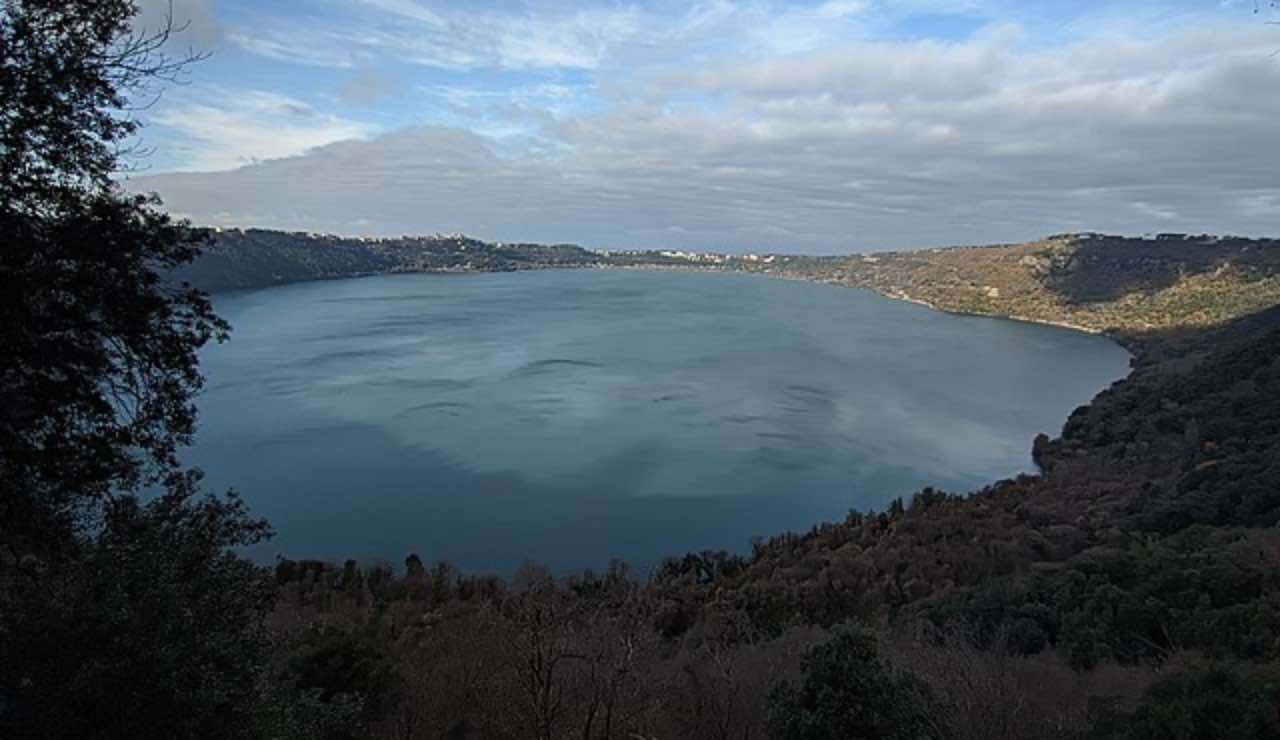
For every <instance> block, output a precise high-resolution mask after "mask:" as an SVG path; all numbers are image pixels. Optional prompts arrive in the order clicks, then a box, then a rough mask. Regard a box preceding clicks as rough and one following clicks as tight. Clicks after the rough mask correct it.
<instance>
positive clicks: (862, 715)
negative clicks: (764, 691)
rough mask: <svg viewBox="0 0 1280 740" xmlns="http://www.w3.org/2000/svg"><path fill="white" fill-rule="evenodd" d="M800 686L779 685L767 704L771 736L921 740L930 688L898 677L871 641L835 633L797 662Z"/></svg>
mask: <svg viewBox="0 0 1280 740" xmlns="http://www.w3.org/2000/svg"><path fill="white" fill-rule="evenodd" d="M801 672H802V675H803V678H802V679H801V681H800V683H799V685H797V686H793V685H791V684H790V683H788V682H783V683H781V684H779V685H778V687H777V688H775V689H774V691H773V695H772V696H771V697H770V700H769V706H770V708H769V736H770V737H774V738H781V739H782V740H925V739H926V738H933V737H937V733H936V732H935V731H934V729H933V728H932V727H931V722H930V711H929V705H930V704H931V703H932V702H933V697H932V696H931V695H930V691H929V687H928V685H927V684H925V683H924V682H923V681H921V680H920V679H918V678H916V677H915V676H913V675H911V674H901V673H896V672H895V671H894V669H893V667H892V666H891V665H889V664H888V663H887V662H886V661H885V660H884V659H883V658H881V657H880V655H879V650H878V648H877V646H876V640H875V637H873V636H872V635H869V634H867V633H864V632H860V631H858V630H854V629H848V628H842V629H837V630H836V631H835V632H834V633H833V634H832V636H831V639H830V640H828V641H827V642H825V643H823V644H821V645H819V646H817V647H815V648H814V649H813V650H812V651H810V652H809V654H808V655H806V656H805V657H804V660H803V661H802V662H801Z"/></svg>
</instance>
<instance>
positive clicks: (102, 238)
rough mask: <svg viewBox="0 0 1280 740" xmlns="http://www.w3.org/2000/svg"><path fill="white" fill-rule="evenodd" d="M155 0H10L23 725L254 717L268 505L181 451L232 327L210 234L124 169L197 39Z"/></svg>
mask: <svg viewBox="0 0 1280 740" xmlns="http://www.w3.org/2000/svg"><path fill="white" fill-rule="evenodd" d="M136 12H137V8H136V7H135V5H134V3H133V2H132V0H0V99H2V100H3V101H4V105H3V106H0V347H3V350H2V351H0V736H4V737H124V736H128V737H147V736H152V735H160V736H164V737H197V736H198V737H237V736H243V735H246V734H248V733H249V732H250V731H251V729H250V728H251V724H252V716H253V714H254V710H253V708H252V706H251V704H252V699H253V697H252V696H251V694H252V690H253V688H254V686H255V681H256V675H257V674H256V671H257V670H258V669H257V666H258V665H259V664H260V663H261V661H262V655H263V650H264V649H265V643H264V640H263V632H262V620H263V618H264V616H265V614H266V612H267V610H268V609H269V608H270V605H271V592H270V587H269V580H268V579H267V578H266V574H265V572H264V571H262V569H259V568H257V567H255V566H253V565H251V564H250V563H248V562H246V561H244V560H242V559H241V558H239V557H237V556H235V555H234V554H232V552H231V550H230V548H232V547H234V546H238V545H242V544H247V543H252V542H255V541H258V540H259V539H261V538H262V537H264V536H266V535H267V533H268V532H267V528H266V525H265V524H264V523H262V522H257V521H254V520H252V519H251V518H249V517H248V515H247V512H246V510H245V507H244V505H243V504H242V503H241V502H240V501H239V500H238V499H237V498H235V497H234V496H230V495H229V496H225V497H216V496H209V495H206V494H204V493H202V491H201V489H200V486H199V482H200V474H199V472H198V471H190V470H186V469H184V468H183V466H182V465H181V464H180V463H179V461H178V458H177V452H178V450H179V449H180V448H181V447H182V446H183V445H184V444H187V443H189V441H190V439H191V435H192V433H193V431H194V425H195V418H196V413H195V406H194V403H193V401H194V398H195V395H196V393H197V392H198V391H199V389H200V386H201V376H200V373H199V368H198V364H197V354H196V353H197V351H198V350H199V349H200V348H201V347H202V346H203V345H205V344H206V343H207V342H209V341H211V340H213V339H221V338H223V337H225V336H226V333H227V326H226V324H225V323H223V322H222V321H221V320H219V319H218V318H217V317H216V316H215V315H214V313H213V310H212V308H211V306H210V304H209V302H208V300H207V298H206V297H205V296H203V295H202V294H200V293H199V292H197V291H195V290H193V289H191V288H190V287H188V286H185V285H173V284H171V283H170V282H168V281H167V280H166V278H165V276H166V274H167V273H168V272H169V271H170V270H172V269H173V268H175V267H177V266H179V265H182V264H184V263H186V262H189V261H191V260H192V259H193V258H194V257H195V256H196V255H197V254H198V250H199V247H200V244H201V235H200V234H199V233H198V232H196V231H194V230H192V229H191V228H189V227H188V226H187V225H186V224H184V223H175V222H173V221H172V220H170V218H169V217H168V216H167V215H165V214H164V213H163V212H161V211H160V210H159V202H158V200H157V199H155V198H154V197H144V196H132V195H127V194H125V193H124V192H123V191H121V189H120V188H119V187H118V186H117V184H116V183H115V182H114V180H113V176H114V175H115V174H116V173H117V172H119V171H120V170H121V169H122V168H123V167H124V166H125V155H126V154H127V152H128V151H129V148H130V142H131V141H133V137H134V136H135V134H136V132H137V130H138V123H137V121H136V120H135V119H134V118H133V117H132V113H131V111H133V110H134V106H136V105H139V104H143V105H145V104H146V102H147V101H148V100H149V99H151V98H150V96H152V95H154V94H155V92H156V90H157V89H158V86H159V85H161V84H163V83H164V82H165V81H167V80H171V79H173V78H174V77H175V76H176V75H178V74H179V73H180V72H181V70H182V69H183V66H184V65H185V64H186V63H187V62H188V61H191V58H190V57H183V58H178V59H174V58H171V57H169V56H168V55H166V54H165V52H164V49H165V48H166V43H167V42H168V41H169V38H170V35H171V33H172V32H173V31H174V30H175V29H174V28H173V27H172V24H167V25H165V26H164V27H162V28H160V29H158V30H156V31H154V32H151V33H148V32H146V31H142V30H139V29H135V28H134V27H133V26H132V19H133V18H134V16H135V14H136Z"/></svg>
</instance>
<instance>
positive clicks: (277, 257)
mask: <svg viewBox="0 0 1280 740" xmlns="http://www.w3.org/2000/svg"><path fill="white" fill-rule="evenodd" d="M204 233H205V235H206V236H207V238H208V241H207V243H206V244H205V246H204V248H203V250H202V253H201V255H200V257H199V258H198V259H196V260H195V261H194V262H192V263H190V264H187V265H183V266H181V267H179V268H178V269H176V270H174V271H173V272H172V273H171V275H170V276H169V277H170V279H171V280H172V281H173V282H175V283H182V282H186V283H189V284H191V285H193V286H195V287H197V288H199V289H201V290H204V291H208V292H220V291H226V290H239V289H248V288H263V287H268V286H271V285H278V284H284V283H296V282H303V281H308V280H324V279H331V278H344V277H360V276H364V275H384V274H391V273H402V272H512V271H516V270H532V269H543V268H551V267H601V266H614V267H628V266H636V265H654V266H671V265H679V264H686V263H685V261H683V260H679V259H677V258H673V257H670V256H668V255H663V254H662V253H660V252H634V253H627V254H601V253H597V252H592V251H589V250H587V249H583V248H582V247H579V246H577V245H574V244H525V243H496V242H485V241H481V240H479V239H472V238H470V237H467V236H462V235H456V234H454V235H439V234H437V235H432V236H404V237H395V238H385V239H382V238H379V239H373V238H351V237H340V236H333V235H325V234H309V233H302V232H288V231H272V230H268V229H243V230H242V229H206V230H204Z"/></svg>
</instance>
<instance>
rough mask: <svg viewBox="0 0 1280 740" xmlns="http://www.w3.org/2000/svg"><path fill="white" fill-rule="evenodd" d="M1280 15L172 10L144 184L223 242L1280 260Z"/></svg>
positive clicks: (1073, 9)
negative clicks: (169, 76) (1169, 243)
mask: <svg viewBox="0 0 1280 740" xmlns="http://www.w3.org/2000/svg"><path fill="white" fill-rule="evenodd" d="M139 3H140V5H141V6H142V12H141V14H140V16H139V18H138V20H137V24H138V26H139V27H140V28H150V27H155V25H156V24H157V23H159V22H160V21H161V20H162V19H163V17H164V9H165V8H166V7H168V0H139ZM1258 5H1260V6H1262V7H1257V6H1258ZM1269 5H1270V3H1268V2H1266V1H1265V0H1262V1H1261V2H1259V3H1257V4H1255V3H1254V2H1253V0H1167V1H1165V2H1148V1H1147V0H1130V1H1128V2H1100V1H1099V0H1073V1H1071V2H1056V1H1055V2H1039V1H1037V0H950V1H949V2H948V1H944V0H898V1H895V2H890V1H889V0H810V1H808V2H770V1H767V0H741V1H737V0H703V1H700V2H666V1H665V0H663V1H658V2H625V1H623V0H597V1H596V2H583V3H566V2H559V1H558V0H538V1H537V2H515V1H509V0H468V1H462V2H452V1H449V2H434V1H431V0H273V1H272V2H269V3H268V2H261V1H260V0H174V6H173V7H174V14H175V17H176V19H177V20H178V21H179V22H181V23H182V24H183V25H184V27H185V29H184V31H183V32H182V33H181V34H179V35H178V36H177V37H176V38H175V40H174V41H173V42H172V44H171V47H172V49H173V50H174V51H182V50H187V49H190V50H194V51H197V52H200V53H202V54H206V55H207V58H205V59H203V60H202V61H200V62H198V63H195V64H193V65H191V66H190V67H188V69H187V70H186V73H185V75H184V78H183V80H182V81H181V84H178V85H174V86H171V87H169V88H168V89H166V90H165V91H164V92H163V93H162V94H161V96H160V97H159V99H157V100H155V101H154V102H153V103H152V104H150V105H147V106H145V107H144V108H143V109H142V110H141V111H140V112H139V114H138V115H139V117H140V118H141V120H142V122H143V123H144V125H145V128H144V130H143V133H142V144H143V145H144V146H145V148H146V150H147V151H148V152H150V153H149V154H148V155H147V156H145V157H144V158H143V159H141V160H139V161H138V162H136V163H135V164H134V171H133V172H131V173H130V174H128V175H127V176H126V177H125V179H126V184H127V187H130V188H132V189H135V190H138V191H148V192H150V191H154V192H158V193H159V194H160V195H161V197H162V198H163V199H164V201H165V203H166V207H167V208H168V209H169V210H170V211H172V212H173V213H175V214H177V215H180V216H183V217H186V218H190V219H191V220H192V221H193V222H195V223H198V224H202V225H210V226H224V227H234V226H239V227H264V228H281V229H289V230H303V231H316V232H325V233H336V234H344V235H353V236H354V235H369V236H394V235H400V234H427V233H437V232H444V233H452V232H462V233H466V234H469V235H472V236H475V237H478V238H482V239H489V240H500V241H539V242H574V243H578V244H582V245H584V246H589V247H596V248H672V249H697V250H715V251H739V252H740V251H760V250H768V251H789V252H807V253H815V254H827V253H849V252H863V251H876V250H883V249H904V248H913V247H923V246H935V245H947V244H980V243H995V242H1015V241H1025V240H1030V239H1034V238H1037V237H1040V236H1044V235H1047V234H1051V233H1060V232H1066V231H1105V232H1113V233H1125V234H1143V233H1155V232H1166V231H1178V232H1195V233H1200V232H1209V233H1218V234H1223V233H1232V234H1248V235H1275V234H1277V232H1280V125H1278V124H1280V53H1278V52H1280V24H1275V23H1272V22H1271V21H1280V11H1276V10H1272V9H1271V8H1270V7H1268V6H1269Z"/></svg>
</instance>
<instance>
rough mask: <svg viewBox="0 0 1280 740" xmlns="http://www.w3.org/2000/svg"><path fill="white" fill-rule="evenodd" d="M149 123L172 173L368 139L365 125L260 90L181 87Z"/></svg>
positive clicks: (228, 166) (220, 167)
mask: <svg viewBox="0 0 1280 740" xmlns="http://www.w3.org/2000/svg"><path fill="white" fill-rule="evenodd" d="M152 121H153V122H154V123H156V124H159V125H161V126H164V127H166V129H167V131H161V132H160V134H161V137H162V139H163V140H164V141H165V145H166V146H165V149H166V154H167V155H168V156H169V157H170V158H173V159H175V160H176V161H177V166H176V167H175V169H178V170H188V171H213V170H225V169H231V168H235V167H240V166H242V165H246V164H251V163H254V162H260V161H263V160H269V159H275V158H278V157H289V156H295V155H300V154H303V153H305V152H307V151H308V150H310V149H312V148H314V147H318V146H322V145H324V144H330V143H332V142H335V141H341V140H345V139H352V138H358V137H364V136H368V135H370V134H372V133H373V131H374V129H373V128H372V127H371V126H369V125H367V124H363V123H359V122H356V121H351V120H347V119H343V118H340V117H338V116H334V115H331V114H326V113H321V112H319V111H317V110H315V109H314V108H312V107H311V106H310V105H308V104H307V103H304V102H302V101H300V100H297V99H294V98H291V97H288V96H285V95H279V94H276V93H271V92H264V91H259V90H250V91H240V90H232V89H228V88H222V87H216V86H200V87H195V88H184V89H182V90H181V91H180V93H179V94H178V95H176V96H171V97H169V98H166V99H165V101H164V104H163V106H162V107H161V109H160V110H159V111H158V112H157V113H156V114H155V115H154V116H152Z"/></svg>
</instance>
